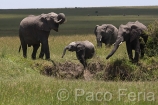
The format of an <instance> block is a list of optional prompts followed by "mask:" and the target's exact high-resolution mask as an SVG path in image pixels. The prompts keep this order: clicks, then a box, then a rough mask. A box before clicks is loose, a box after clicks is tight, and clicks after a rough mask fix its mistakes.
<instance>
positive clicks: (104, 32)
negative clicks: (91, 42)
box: [94, 24, 118, 47]
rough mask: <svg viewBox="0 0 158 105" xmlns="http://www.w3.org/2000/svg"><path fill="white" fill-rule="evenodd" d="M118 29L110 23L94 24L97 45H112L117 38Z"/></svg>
mask: <svg viewBox="0 0 158 105" xmlns="http://www.w3.org/2000/svg"><path fill="white" fill-rule="evenodd" d="M117 33H118V29H117V28H116V27H115V26H114V25H112V24H102V25H100V26H99V25H96V27H95V29H94V34H95V35H96V40H97V46H98V47H102V43H104V44H105V45H112V44H114V42H115V41H116V39H117V35H118V34H117Z"/></svg>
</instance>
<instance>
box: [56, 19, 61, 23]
mask: <svg viewBox="0 0 158 105" xmlns="http://www.w3.org/2000/svg"><path fill="white" fill-rule="evenodd" d="M54 21H55V23H60V22H61V21H62V19H60V20H54Z"/></svg>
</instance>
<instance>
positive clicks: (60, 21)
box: [55, 13, 66, 24]
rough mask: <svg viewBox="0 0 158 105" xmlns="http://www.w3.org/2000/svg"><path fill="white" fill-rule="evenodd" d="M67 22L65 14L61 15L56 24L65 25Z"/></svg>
mask: <svg viewBox="0 0 158 105" xmlns="http://www.w3.org/2000/svg"><path fill="white" fill-rule="evenodd" d="M65 20H66V17H65V14H63V13H59V14H58V17H57V20H55V22H56V23H58V24H63V23H64V22H65Z"/></svg>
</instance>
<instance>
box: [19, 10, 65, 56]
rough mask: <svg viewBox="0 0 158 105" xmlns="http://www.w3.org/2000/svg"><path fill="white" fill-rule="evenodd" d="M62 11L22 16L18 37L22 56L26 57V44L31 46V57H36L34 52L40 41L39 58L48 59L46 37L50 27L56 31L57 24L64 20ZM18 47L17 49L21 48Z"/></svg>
mask: <svg viewBox="0 0 158 105" xmlns="http://www.w3.org/2000/svg"><path fill="white" fill-rule="evenodd" d="M65 19H66V18H65V15H64V14H63V13H59V14H56V13H54V12H51V13H48V14H41V15H38V16H35V15H30V16H28V17H26V18H24V19H23V20H22V21H21V23H20V28H19V37H20V41H21V46H22V50H23V56H24V57H25V58H26V57H27V46H28V47H30V46H33V52H32V59H36V53H37V50H38V48H39V46H40V43H41V52H40V55H39V58H43V56H44V55H45V57H46V59H50V52H49V45H48V37H49V34H50V31H51V29H53V30H55V31H56V32H58V28H59V25H60V24H62V23H64V22H65ZM21 46H20V48H19V51H20V49H21Z"/></svg>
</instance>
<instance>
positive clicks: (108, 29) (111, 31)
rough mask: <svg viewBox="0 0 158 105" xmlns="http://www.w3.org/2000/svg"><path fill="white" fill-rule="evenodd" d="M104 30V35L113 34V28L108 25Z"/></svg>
mask: <svg viewBox="0 0 158 105" xmlns="http://www.w3.org/2000/svg"><path fill="white" fill-rule="evenodd" d="M105 30H106V33H110V34H111V33H113V32H114V28H113V27H111V26H110V25H107V26H106V29H105Z"/></svg>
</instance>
